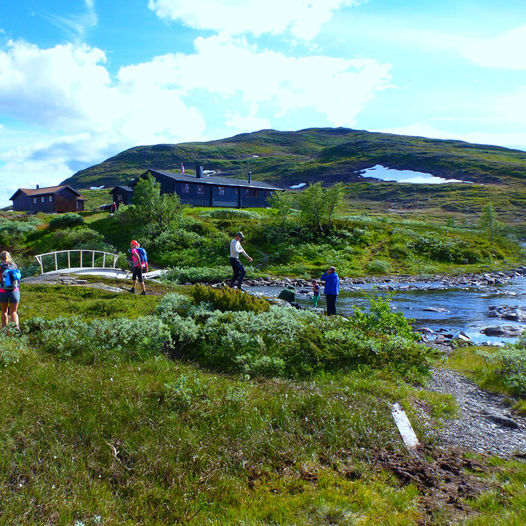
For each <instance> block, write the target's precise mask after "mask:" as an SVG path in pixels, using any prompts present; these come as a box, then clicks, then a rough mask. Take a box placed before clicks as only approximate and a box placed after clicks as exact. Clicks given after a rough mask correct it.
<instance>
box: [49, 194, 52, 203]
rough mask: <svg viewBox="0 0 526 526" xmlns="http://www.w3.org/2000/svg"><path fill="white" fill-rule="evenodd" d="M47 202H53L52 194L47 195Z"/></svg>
mask: <svg viewBox="0 0 526 526" xmlns="http://www.w3.org/2000/svg"><path fill="white" fill-rule="evenodd" d="M49 202H50V203H52V202H53V196H52V195H50V196H49Z"/></svg>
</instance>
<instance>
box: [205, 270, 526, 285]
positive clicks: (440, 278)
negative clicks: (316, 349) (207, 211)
mask: <svg viewBox="0 0 526 526" xmlns="http://www.w3.org/2000/svg"><path fill="white" fill-rule="evenodd" d="M520 276H526V266H519V267H516V268H513V269H510V270H499V271H491V272H481V273H467V274H455V275H446V274H430V275H423V274H420V275H410V274H390V275H386V276H369V277H360V278H350V277H340V285H341V286H342V287H348V286H352V285H363V284H375V285H378V287H379V288H380V289H385V288H387V290H396V289H397V288H399V287H400V286H405V285H409V286H411V284H415V285H417V284H422V283H429V284H441V285H442V286H443V288H452V287H454V286H458V287H470V286H472V287H476V286H480V285H504V284H505V283H507V282H508V281H509V280H510V279H513V278H516V277H520ZM218 283H221V282H220V281H215V282H211V283H207V285H210V286H214V285H217V284H218ZM244 283H245V284H246V285H249V286H252V287H265V286H266V287H286V286H287V285H292V286H293V287H310V285H311V282H310V280H307V279H303V278H289V277H275V276H267V277H263V278H248V279H245V280H244ZM436 287H437V285H434V286H433V288H436Z"/></svg>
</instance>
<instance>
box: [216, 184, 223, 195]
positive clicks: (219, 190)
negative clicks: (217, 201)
mask: <svg viewBox="0 0 526 526" xmlns="http://www.w3.org/2000/svg"><path fill="white" fill-rule="evenodd" d="M217 194H218V195H221V196H224V195H225V187H224V186H218V187H217Z"/></svg>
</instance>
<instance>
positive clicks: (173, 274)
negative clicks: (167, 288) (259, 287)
mask: <svg viewBox="0 0 526 526" xmlns="http://www.w3.org/2000/svg"><path fill="white" fill-rule="evenodd" d="M247 270H248V269H247ZM231 274H232V268H231V267H229V266H226V265H225V266H217V267H188V268H183V267H175V268H173V269H171V270H170V271H169V272H168V273H167V274H166V276H165V278H166V279H167V280H168V281H172V282H174V283H198V282H200V281H205V282H208V283H213V282H218V281H223V280H224V279H227V277H230V276H231Z"/></svg>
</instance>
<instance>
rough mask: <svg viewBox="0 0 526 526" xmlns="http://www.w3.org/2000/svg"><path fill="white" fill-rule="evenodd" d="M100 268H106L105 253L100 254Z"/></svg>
mask: <svg viewBox="0 0 526 526" xmlns="http://www.w3.org/2000/svg"><path fill="white" fill-rule="evenodd" d="M102 268H106V252H103V253H102Z"/></svg>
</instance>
